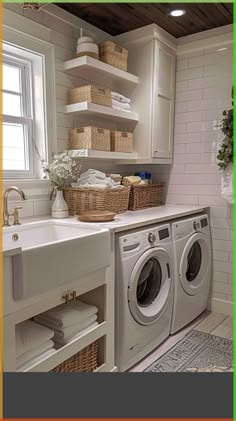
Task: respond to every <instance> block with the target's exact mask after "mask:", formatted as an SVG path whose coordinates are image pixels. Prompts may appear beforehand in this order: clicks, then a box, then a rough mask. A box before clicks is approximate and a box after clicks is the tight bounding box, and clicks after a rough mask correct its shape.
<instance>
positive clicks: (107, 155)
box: [69, 149, 137, 162]
mask: <svg viewBox="0 0 236 421" xmlns="http://www.w3.org/2000/svg"><path fill="white" fill-rule="evenodd" d="M69 154H70V155H71V156H73V157H81V156H83V157H84V158H89V159H97V160H108V159H109V160H113V161H120V160H122V161H128V162H129V161H130V162H132V161H135V162H136V160H137V153H136V152H130V153H124V152H107V151H96V150H93V149H75V150H70V151H69Z"/></svg>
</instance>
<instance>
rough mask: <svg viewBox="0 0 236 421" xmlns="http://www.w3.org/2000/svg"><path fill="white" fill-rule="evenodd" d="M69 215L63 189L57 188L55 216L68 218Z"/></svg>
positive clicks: (53, 215)
mask: <svg viewBox="0 0 236 421" xmlns="http://www.w3.org/2000/svg"><path fill="white" fill-rule="evenodd" d="M68 216H69V209H68V205H67V203H66V201H65V199H64V196H63V191H61V190H56V198H55V200H54V202H53V205H52V217H53V218H67V217H68Z"/></svg>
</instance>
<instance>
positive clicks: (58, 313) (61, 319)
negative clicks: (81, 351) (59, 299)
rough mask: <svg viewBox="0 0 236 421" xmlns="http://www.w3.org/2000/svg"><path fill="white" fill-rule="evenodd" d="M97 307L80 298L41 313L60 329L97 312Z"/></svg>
mask: <svg viewBox="0 0 236 421" xmlns="http://www.w3.org/2000/svg"><path fill="white" fill-rule="evenodd" d="M97 311H98V309H97V307H95V306H92V305H90V304H85V303H83V302H82V301H80V300H76V301H72V302H70V303H69V304H61V305H60V306H57V307H55V308H53V309H51V310H48V311H45V312H44V313H42V314H41V316H43V317H44V318H45V317H46V318H47V319H48V320H51V321H53V323H54V324H55V325H57V326H58V329H61V328H64V327H68V326H71V325H73V324H74V323H76V322H81V321H82V320H86V319H88V318H89V317H91V316H93V315H94V314H96V313H97Z"/></svg>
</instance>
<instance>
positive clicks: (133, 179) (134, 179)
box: [122, 175, 141, 186]
mask: <svg viewBox="0 0 236 421" xmlns="http://www.w3.org/2000/svg"><path fill="white" fill-rule="evenodd" d="M140 182H141V177H139V176H138V175H130V176H127V177H124V178H123V180H122V183H123V184H124V185H125V186H131V185H132V184H140Z"/></svg>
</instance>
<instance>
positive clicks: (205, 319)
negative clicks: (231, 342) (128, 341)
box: [130, 312, 233, 372]
mask: <svg viewBox="0 0 236 421" xmlns="http://www.w3.org/2000/svg"><path fill="white" fill-rule="evenodd" d="M232 325H233V321H232V317H230V316H226V315H225V314H219V313H210V312H204V313H203V314H202V315H201V316H199V317H198V318H197V319H196V320H194V322H192V323H190V324H189V325H188V326H186V327H185V328H184V329H182V330H181V331H180V332H178V333H176V334H175V335H172V336H170V337H169V338H168V339H167V340H166V341H165V342H164V343H163V344H162V345H161V346H159V347H158V348H157V349H156V350H155V351H153V352H152V353H151V354H149V355H148V356H147V357H146V358H145V359H144V360H142V361H141V362H140V363H139V364H137V365H136V366H134V367H133V368H131V369H130V371H131V372H142V371H144V370H145V369H146V368H147V367H149V366H150V365H151V364H152V363H153V362H154V361H156V360H157V359H158V358H160V357H161V356H162V355H163V354H165V353H166V352H167V351H168V350H169V349H170V348H172V346H174V345H175V344H176V343H177V342H179V341H180V340H181V339H182V338H184V336H186V335H187V334H188V333H189V332H190V331H191V330H193V329H195V330H199V331H200V332H205V333H211V334H212V335H216V336H220V337H222V338H226V339H232V334H233V333H232Z"/></svg>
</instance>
